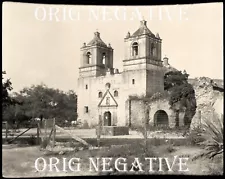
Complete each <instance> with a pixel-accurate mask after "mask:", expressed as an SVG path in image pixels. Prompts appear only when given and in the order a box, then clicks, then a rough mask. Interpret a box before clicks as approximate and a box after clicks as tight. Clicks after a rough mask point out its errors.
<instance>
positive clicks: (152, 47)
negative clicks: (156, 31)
mask: <svg viewBox="0 0 225 179" xmlns="http://www.w3.org/2000/svg"><path fill="white" fill-rule="evenodd" d="M151 56H153V57H154V56H156V48H155V45H154V44H153V43H152V44H151Z"/></svg>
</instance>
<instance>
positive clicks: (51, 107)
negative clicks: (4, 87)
mask: <svg viewBox="0 0 225 179" xmlns="http://www.w3.org/2000/svg"><path fill="white" fill-rule="evenodd" d="M13 99H15V100H16V101H19V102H20V103H21V104H22V105H17V106H15V108H13V109H12V108H11V109H10V110H11V112H8V115H9V114H11V113H14V114H15V116H17V120H18V119H20V120H22V119H27V117H28V118H30V119H31V118H42V117H44V118H56V123H57V124H58V125H65V123H66V122H65V121H67V123H69V121H72V120H76V119H77V110H76V109H77V95H76V94H75V92H74V91H72V90H70V91H69V92H67V93H65V92H63V91H61V90H59V89H53V88H49V87H47V86H46V85H45V84H40V85H32V86H31V87H29V88H24V89H22V90H21V91H20V92H18V93H14V97H13ZM13 110H14V112H12V111H13ZM25 116H26V118H25Z"/></svg>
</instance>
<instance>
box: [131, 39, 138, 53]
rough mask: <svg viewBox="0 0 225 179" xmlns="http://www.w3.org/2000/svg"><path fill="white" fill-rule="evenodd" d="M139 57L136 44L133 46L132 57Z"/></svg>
mask: <svg viewBox="0 0 225 179" xmlns="http://www.w3.org/2000/svg"><path fill="white" fill-rule="evenodd" d="M136 55H138V43H137V42H134V43H133V44H132V56H136Z"/></svg>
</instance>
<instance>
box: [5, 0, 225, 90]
mask: <svg viewBox="0 0 225 179" xmlns="http://www.w3.org/2000/svg"><path fill="white" fill-rule="evenodd" d="M2 19H3V21H2V27H3V29H2V37H3V41H2V48H3V49H2V52H3V56H2V68H3V70H5V71H6V73H7V75H6V77H7V78H10V79H11V82H12V84H13V91H19V90H22V89H23V88H24V87H29V86H31V85H33V84H35V85H37V84H41V83H44V84H46V85H47V86H49V87H53V88H58V89H61V90H64V91H68V90H74V91H75V92H76V89H77V79H78V76H79V69H78V68H79V66H80V48H81V46H82V45H83V43H84V42H86V43H88V42H89V41H91V40H92V39H93V37H94V32H96V30H97V31H98V32H99V33H100V36H101V39H102V40H103V41H104V42H105V43H106V44H108V43H110V44H111V46H112V48H113V49H114V67H115V68H119V70H120V71H122V60H123V58H124V38H125V36H126V34H127V32H128V31H129V32H130V33H131V34H132V33H133V32H134V31H136V30H137V29H138V28H139V26H140V20H142V19H144V20H146V21H147V26H148V28H149V29H150V30H151V31H152V32H153V33H154V34H156V33H159V36H160V37H161V38H162V58H163V57H164V56H165V55H166V56H167V57H168V58H169V63H170V64H171V65H172V66H174V67H175V68H177V69H178V70H182V71H183V70H184V69H185V70H186V71H187V73H189V74H190V78H195V77H201V76H207V77H210V78H216V79H223V4H222V3H205V4H194V5H167V6H107V7H106V6H76V5H44V4H30V3H29V4H28V3H13V2H4V3H3V18H2Z"/></svg>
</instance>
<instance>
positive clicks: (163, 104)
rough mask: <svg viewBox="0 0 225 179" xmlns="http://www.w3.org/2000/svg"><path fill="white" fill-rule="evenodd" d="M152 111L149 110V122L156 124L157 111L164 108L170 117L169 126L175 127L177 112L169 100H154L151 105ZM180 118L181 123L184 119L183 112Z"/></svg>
mask: <svg viewBox="0 0 225 179" xmlns="http://www.w3.org/2000/svg"><path fill="white" fill-rule="evenodd" d="M149 108H150V111H149V124H150V125H152V126H154V124H155V121H154V117H155V114H156V112H157V111H159V110H163V111H165V112H166V113H167V115H168V119H169V127H170V128H174V127H175V125H176V122H175V119H176V113H175V112H174V111H173V110H172V109H170V105H169V101H168V100H166V99H159V100H156V101H154V102H152V103H151V104H150V106H149ZM179 117H181V118H180V124H181V125H182V124H183V122H182V121H183V119H182V117H183V116H182V114H181V115H180V116H179Z"/></svg>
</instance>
